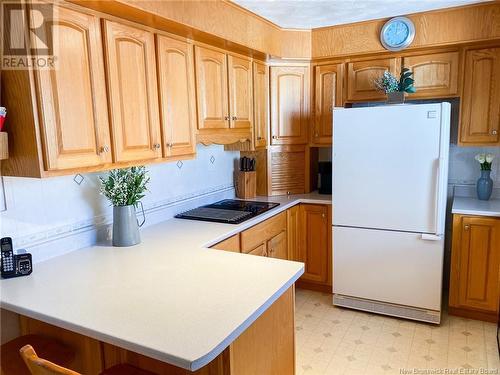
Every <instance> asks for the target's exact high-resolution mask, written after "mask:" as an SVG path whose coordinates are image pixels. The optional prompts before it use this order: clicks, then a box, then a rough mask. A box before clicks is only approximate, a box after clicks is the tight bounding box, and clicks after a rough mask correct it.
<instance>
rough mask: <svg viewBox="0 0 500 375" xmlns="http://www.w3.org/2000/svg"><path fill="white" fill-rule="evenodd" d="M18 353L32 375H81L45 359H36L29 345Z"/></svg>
mask: <svg viewBox="0 0 500 375" xmlns="http://www.w3.org/2000/svg"><path fill="white" fill-rule="evenodd" d="M19 352H20V353H21V357H22V358H23V360H24V363H26V366H28V369H29V370H30V372H31V374H32V375H81V374H80V373H78V372H75V371H73V370H70V369H67V368H64V367H61V366H58V365H56V364H54V363H52V362H49V361H47V360H45V359H42V358H38V356H37V355H36V352H35V350H34V349H33V347H32V346H31V345H25V346H23V347H22V348H21V349H20V350H19Z"/></svg>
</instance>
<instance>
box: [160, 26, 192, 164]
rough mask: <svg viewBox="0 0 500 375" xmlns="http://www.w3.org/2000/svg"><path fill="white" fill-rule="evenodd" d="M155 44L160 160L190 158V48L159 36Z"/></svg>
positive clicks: (182, 42)
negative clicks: (159, 117) (161, 148)
mask: <svg viewBox="0 0 500 375" xmlns="http://www.w3.org/2000/svg"><path fill="white" fill-rule="evenodd" d="M156 42H157V58H158V61H157V63H158V87H159V95H160V103H161V106H160V115H161V124H162V129H163V133H162V134H163V156H165V157H176V156H185V155H192V154H194V153H195V150H196V139H195V130H196V95H195V84H194V56H193V45H192V44H191V43H188V42H185V41H181V40H176V39H172V38H168V37H166V36H162V35H157V39H156Z"/></svg>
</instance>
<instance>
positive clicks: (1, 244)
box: [0, 237, 33, 279]
mask: <svg viewBox="0 0 500 375" xmlns="http://www.w3.org/2000/svg"><path fill="white" fill-rule="evenodd" d="M0 249H1V252H2V256H1V260H2V264H1V267H0V274H1V276H2V277H3V278H4V279H7V278H10V277H17V276H25V275H29V274H30V273H31V271H32V269H33V266H32V260H31V254H29V253H25V254H17V255H16V254H14V248H13V246H12V238H10V237H4V238H2V239H0Z"/></svg>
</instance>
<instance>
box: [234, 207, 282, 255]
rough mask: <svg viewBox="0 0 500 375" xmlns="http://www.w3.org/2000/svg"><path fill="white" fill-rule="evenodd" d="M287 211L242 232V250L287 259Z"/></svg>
mask: <svg viewBox="0 0 500 375" xmlns="http://www.w3.org/2000/svg"><path fill="white" fill-rule="evenodd" d="M286 229H287V228H286V212H282V213H280V214H278V215H276V216H273V217H272V218H270V219H267V220H266V221H263V222H262V223H259V224H257V225H255V226H253V227H252V228H249V229H247V230H245V231H243V232H241V252H242V253H247V254H252V255H260V256H269V257H272V258H280V259H287V258H288V245H287V241H286Z"/></svg>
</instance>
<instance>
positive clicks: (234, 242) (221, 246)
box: [211, 233, 240, 253]
mask: <svg viewBox="0 0 500 375" xmlns="http://www.w3.org/2000/svg"><path fill="white" fill-rule="evenodd" d="M211 249H216V250H225V251H232V252H234V253H239V252H240V235H239V233H238V234H235V235H234V236H232V237H229V238H226V239H225V240H224V241H221V242H219V243H216V244H215V245H213V246H212V247H211Z"/></svg>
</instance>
